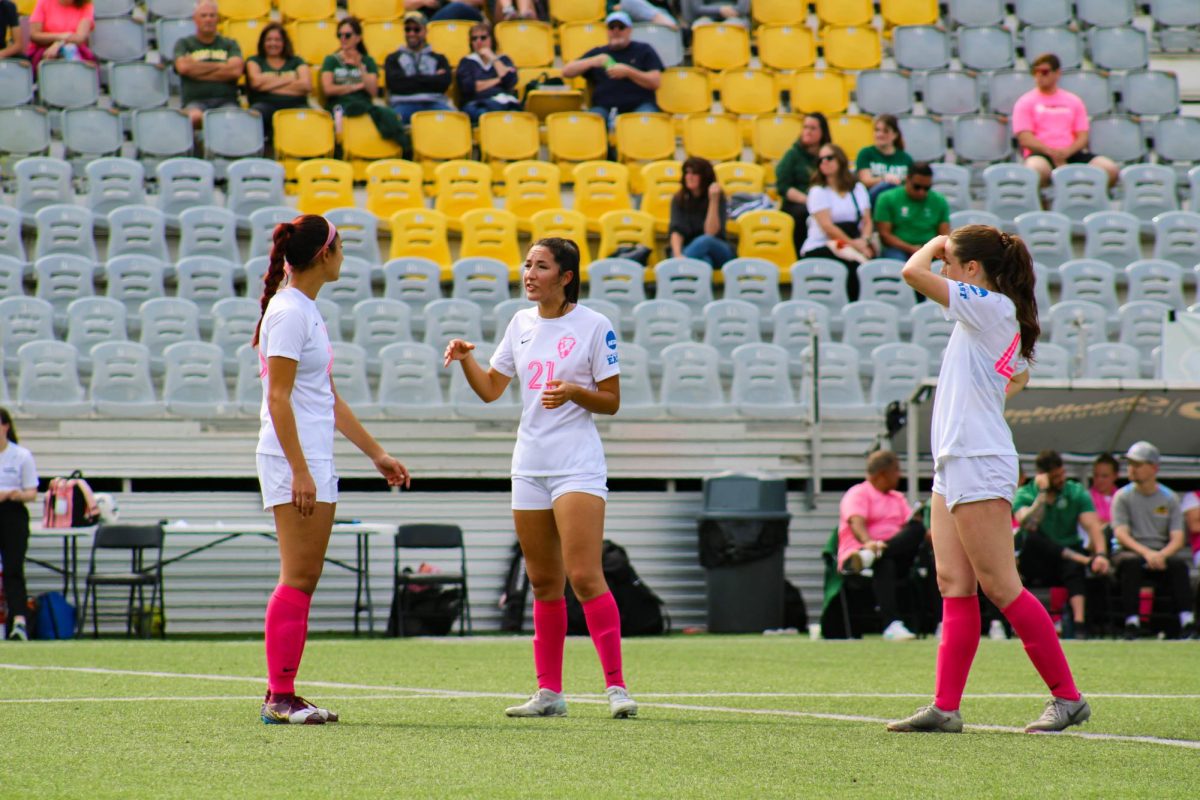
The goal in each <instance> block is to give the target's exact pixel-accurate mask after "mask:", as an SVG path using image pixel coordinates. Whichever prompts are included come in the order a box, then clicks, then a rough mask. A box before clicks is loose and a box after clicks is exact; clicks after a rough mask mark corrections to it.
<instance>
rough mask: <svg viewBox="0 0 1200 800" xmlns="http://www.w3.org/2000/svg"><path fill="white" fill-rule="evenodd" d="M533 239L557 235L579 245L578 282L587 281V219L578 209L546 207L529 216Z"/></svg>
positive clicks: (590, 259)
mask: <svg viewBox="0 0 1200 800" xmlns="http://www.w3.org/2000/svg"><path fill="white" fill-rule="evenodd" d="M530 226H531V231H532V237H531V238H532V239H533V241H535V242H536V241H537V240H538V239H549V238H552V237H558V238H560V239H570V240H571V241H572V242H574V243H575V244H576V245H578V246H579V267H580V270H579V272H580V275H579V282H580V283H584V282H586V281H587V266H588V264H590V263H592V253H591V250H590V249H589V248H588V237H587V219H586V218H585V217H584V216H583V214H580V213H579V212H578V211H572V210H571V209H567V208H548V209H546V210H544V211H539V212H537V213H536V214H534V215H533V217H531V218H530Z"/></svg>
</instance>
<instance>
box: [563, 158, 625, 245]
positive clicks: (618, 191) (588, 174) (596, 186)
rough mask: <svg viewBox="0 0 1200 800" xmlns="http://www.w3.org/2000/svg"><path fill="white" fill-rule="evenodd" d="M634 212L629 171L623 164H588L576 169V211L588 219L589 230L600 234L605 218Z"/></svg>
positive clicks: (588, 162)
mask: <svg viewBox="0 0 1200 800" xmlns="http://www.w3.org/2000/svg"><path fill="white" fill-rule="evenodd" d="M631 208H633V200H632V199H631V198H630V196H629V170H628V168H626V167H625V165H624V164H617V163H616V162H613V161H585V162H583V163H582V164H579V165H577V166H576V167H575V210H576V211H578V212H580V213H582V214H583V216H584V217H586V218H587V221H588V230H592V231H598V230H600V217H601V216H602V215H603V214H605V213H607V212H609V211H627V210H629V209H631Z"/></svg>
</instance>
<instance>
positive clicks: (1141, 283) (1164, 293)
mask: <svg viewBox="0 0 1200 800" xmlns="http://www.w3.org/2000/svg"><path fill="white" fill-rule="evenodd" d="M1125 275H1126V281H1127V283H1128V284H1129V293H1128V301H1129V302H1130V303H1139V302H1143V301H1154V302H1157V303H1162V304H1163V305H1165V306H1167V307H1168V308H1173V309H1175V310H1176V311H1183V310H1184V307H1185V306H1186V305H1187V303H1186V302H1184V299H1183V269H1182V268H1181V267H1180V266H1179V265H1178V264H1174V263H1172V262H1170V261H1157V260H1154V259H1145V260H1142V261H1135V262H1133V263H1132V264H1130V265H1129V266H1127V267H1125Z"/></svg>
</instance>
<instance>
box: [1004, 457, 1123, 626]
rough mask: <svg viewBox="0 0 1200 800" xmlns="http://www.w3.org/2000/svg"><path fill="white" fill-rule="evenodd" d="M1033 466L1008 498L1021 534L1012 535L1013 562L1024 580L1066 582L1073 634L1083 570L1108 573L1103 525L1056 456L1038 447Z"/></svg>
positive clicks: (1080, 614) (1080, 609)
mask: <svg viewBox="0 0 1200 800" xmlns="http://www.w3.org/2000/svg"><path fill="white" fill-rule="evenodd" d="M1034 465H1035V466H1036V468H1037V474H1036V475H1034V478H1033V480H1032V481H1030V482H1029V483H1026V484H1025V485H1024V486H1022V487H1021V488H1019V489H1018V490H1017V493H1016V495H1015V497H1014V498H1013V514H1014V515H1015V516H1016V518H1017V522H1018V523H1019V524H1020V531H1021V534H1022V535H1023V536H1021V537H1018V549H1019V551H1020V556H1019V558H1018V560H1017V567H1018V568H1019V570H1020V574H1021V578H1022V579H1023V580H1024V581H1025V583H1026V585H1028V584H1030V583H1031V582H1035V581H1038V582H1041V583H1042V584H1043V585H1045V586H1064V587H1066V590H1067V597H1068V602H1069V603H1070V606H1071V618H1072V620H1073V621H1074V623H1075V625H1074V631H1073V632H1074V633H1075V634H1076V635H1079V634H1081V633H1082V632H1083V629H1084V583H1083V581H1084V577H1085V575H1086V573H1087V571H1088V570H1090V571H1091V572H1093V573H1095V574H1096V575H1107V574H1108V566H1109V564H1108V559H1107V558H1105V556H1104V554H1105V552H1107V547H1106V546H1105V542H1104V529H1103V526H1101V524H1100V519H1099V517H1097V516H1096V510H1095V508H1094V507H1093V506H1092V498H1091V497H1090V496H1089V495H1088V493H1087V491H1085V490H1084V488H1083V485H1082V484H1080V483H1079V482H1078V481H1074V480H1067V470H1066V467H1064V466H1063V460H1062V456H1060V455H1059V454H1058V453H1057V452H1055V451H1054V450H1043V451H1042V452H1040V453H1038V455H1037V459H1036V460H1035V461H1034ZM1080 528H1083V529H1084V530H1085V531H1087V535H1088V540H1089V550H1090V553H1089V552H1085V550H1084V547H1083V544H1082V542H1081V541H1080V538H1079V529H1080ZM1068 632H1069V631H1068V629H1066V628H1064V634H1066V633H1068Z"/></svg>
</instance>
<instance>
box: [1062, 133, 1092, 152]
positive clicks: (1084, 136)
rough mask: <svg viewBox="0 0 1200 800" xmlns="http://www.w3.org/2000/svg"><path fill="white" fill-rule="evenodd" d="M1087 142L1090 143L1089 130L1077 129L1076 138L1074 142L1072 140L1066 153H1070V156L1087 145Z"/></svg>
mask: <svg viewBox="0 0 1200 800" xmlns="http://www.w3.org/2000/svg"><path fill="white" fill-rule="evenodd" d="M1087 143H1088V132H1087V131H1076V132H1075V140H1074V141H1073V142H1071V144H1070V145H1069V146H1068V147H1067V152H1066V155H1068V156H1073V155H1075V154H1076V153H1078V152H1079V151H1080V150H1082V149H1084V148H1085V147H1087Z"/></svg>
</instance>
